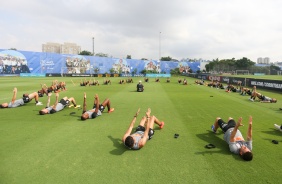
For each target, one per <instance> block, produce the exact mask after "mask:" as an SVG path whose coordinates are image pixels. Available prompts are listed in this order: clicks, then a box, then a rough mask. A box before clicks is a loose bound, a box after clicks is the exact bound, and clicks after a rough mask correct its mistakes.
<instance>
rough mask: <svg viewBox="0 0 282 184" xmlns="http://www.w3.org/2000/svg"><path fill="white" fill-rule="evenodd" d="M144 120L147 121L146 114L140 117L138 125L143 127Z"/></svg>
mask: <svg viewBox="0 0 282 184" xmlns="http://www.w3.org/2000/svg"><path fill="white" fill-rule="evenodd" d="M146 121H147V118H146V116H143V117H142V119H141V121H140V123H139V125H140V126H143V127H145V123H146Z"/></svg>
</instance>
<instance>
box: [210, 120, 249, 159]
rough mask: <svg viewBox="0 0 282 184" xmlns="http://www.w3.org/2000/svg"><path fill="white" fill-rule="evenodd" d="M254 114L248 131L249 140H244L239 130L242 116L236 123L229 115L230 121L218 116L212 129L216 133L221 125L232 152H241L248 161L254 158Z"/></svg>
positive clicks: (242, 156)
mask: <svg viewBox="0 0 282 184" xmlns="http://www.w3.org/2000/svg"><path fill="white" fill-rule="evenodd" d="M252 119H253V118H252V116H250V118H249V127H248V133H247V141H245V140H244V138H243V136H242V133H241V132H240V130H239V127H240V126H243V124H242V117H240V118H239V120H238V122H237V123H236V122H235V121H234V119H233V118H231V117H229V118H228V122H227V123H225V122H224V121H223V120H222V119H221V118H220V117H217V118H216V120H215V123H214V124H213V125H212V127H211V129H212V131H213V132H214V133H216V131H217V129H218V128H219V127H220V128H221V129H222V131H223V132H224V136H223V138H224V140H225V141H226V142H227V143H228V145H229V149H230V151H231V152H232V153H235V154H239V155H240V156H241V158H243V159H244V160H246V161H251V160H252V159H253V153H252V121H253V120H252Z"/></svg>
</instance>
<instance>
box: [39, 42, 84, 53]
mask: <svg viewBox="0 0 282 184" xmlns="http://www.w3.org/2000/svg"><path fill="white" fill-rule="evenodd" d="M42 52H51V53H58V54H79V53H80V52H81V47H80V46H78V45H76V43H67V42H65V43H64V44H60V43H54V42H47V43H46V44H42Z"/></svg>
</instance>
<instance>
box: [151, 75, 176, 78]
mask: <svg viewBox="0 0 282 184" xmlns="http://www.w3.org/2000/svg"><path fill="white" fill-rule="evenodd" d="M146 77H152V78H156V77H171V75H170V74H146Z"/></svg>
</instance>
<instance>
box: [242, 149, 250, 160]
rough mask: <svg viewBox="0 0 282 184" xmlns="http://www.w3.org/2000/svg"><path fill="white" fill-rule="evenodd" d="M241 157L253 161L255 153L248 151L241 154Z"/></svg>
mask: <svg viewBox="0 0 282 184" xmlns="http://www.w3.org/2000/svg"><path fill="white" fill-rule="evenodd" d="M241 157H242V158H243V160H246V161H251V160H252V159H253V153H252V152H250V151H248V152H246V153H244V154H243V155H241Z"/></svg>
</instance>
